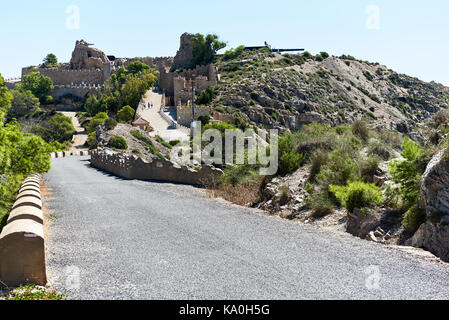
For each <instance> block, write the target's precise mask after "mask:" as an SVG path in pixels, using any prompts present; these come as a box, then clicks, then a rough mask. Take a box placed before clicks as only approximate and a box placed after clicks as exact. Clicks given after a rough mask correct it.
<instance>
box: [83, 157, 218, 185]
mask: <svg viewBox="0 0 449 320" xmlns="http://www.w3.org/2000/svg"><path fill="white" fill-rule="evenodd" d="M90 164H91V166H93V167H95V168H97V169H101V170H104V171H106V172H109V173H112V174H114V175H116V176H119V177H122V178H126V179H139V180H156V181H168V182H175V183H183V184H191V185H204V184H207V182H208V181H211V179H216V178H218V177H219V176H220V175H221V174H223V172H222V171H221V170H220V169H216V168H214V167H212V166H204V167H202V168H201V170H199V171H196V170H193V169H191V168H189V167H186V166H180V165H178V164H176V163H173V162H171V161H169V160H165V159H153V161H152V162H146V161H144V160H142V159H141V158H138V157H136V156H126V155H122V154H120V153H114V152H112V151H110V150H106V149H104V150H101V149H97V150H94V151H93V152H92V157H91V160H90ZM214 181H215V180H214Z"/></svg>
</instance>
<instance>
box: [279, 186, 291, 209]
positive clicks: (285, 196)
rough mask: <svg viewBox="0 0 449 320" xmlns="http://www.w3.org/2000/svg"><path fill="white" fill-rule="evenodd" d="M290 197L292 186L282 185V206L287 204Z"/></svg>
mask: <svg viewBox="0 0 449 320" xmlns="http://www.w3.org/2000/svg"><path fill="white" fill-rule="evenodd" d="M289 199H290V188H289V187H287V186H282V187H280V188H279V196H278V201H279V204H280V205H281V206H285V205H286V204H287V203H288V200H289Z"/></svg>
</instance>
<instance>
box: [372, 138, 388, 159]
mask: <svg viewBox="0 0 449 320" xmlns="http://www.w3.org/2000/svg"><path fill="white" fill-rule="evenodd" d="M368 155H370V156H378V157H380V158H381V159H382V160H388V159H390V157H391V150H390V147H389V146H388V145H387V144H385V143H382V142H380V141H375V142H373V143H371V144H370V145H369V146H368Z"/></svg>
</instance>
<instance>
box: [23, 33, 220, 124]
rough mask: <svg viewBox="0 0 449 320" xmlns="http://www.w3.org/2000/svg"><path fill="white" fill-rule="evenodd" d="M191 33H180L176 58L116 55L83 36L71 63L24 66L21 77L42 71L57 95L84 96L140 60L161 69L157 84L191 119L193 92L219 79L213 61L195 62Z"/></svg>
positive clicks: (183, 115)
mask: <svg viewBox="0 0 449 320" xmlns="http://www.w3.org/2000/svg"><path fill="white" fill-rule="evenodd" d="M192 37H193V35H192V34H190V33H184V34H183V35H182V36H181V41H180V48H179V50H178V52H177V54H176V56H175V57H174V58H173V57H157V58H153V57H144V58H118V59H116V58H115V57H113V56H109V57H108V56H107V55H106V54H105V53H104V52H103V51H101V50H99V49H96V48H93V47H92V46H93V44H90V43H88V42H86V41H84V40H80V41H77V42H76V44H75V49H74V50H73V53H72V58H71V60H70V62H69V63H62V64H60V66H59V67H58V68H46V67H45V66H44V65H40V66H37V67H28V68H23V69H22V77H23V76H24V75H26V74H28V73H30V72H40V73H41V74H42V75H44V76H48V77H50V78H51V79H52V80H53V83H54V85H55V90H54V92H53V93H52V95H53V96H54V97H56V98H57V97H60V96H62V95H65V94H72V95H74V96H77V97H80V98H83V97H84V96H85V95H86V94H87V93H93V92H95V91H98V90H99V89H100V88H101V87H102V86H103V84H104V83H105V81H107V80H108V79H109V78H110V76H111V75H112V74H113V72H115V71H116V70H117V69H118V68H120V67H126V66H128V65H129V64H130V63H132V62H135V61H141V62H143V63H145V64H147V65H149V66H150V67H152V68H153V69H155V70H157V71H158V72H159V74H158V81H157V88H158V89H159V90H161V91H162V92H163V93H164V94H165V101H166V106H167V107H175V108H177V111H178V114H179V116H180V118H182V119H185V121H182V122H185V123H190V122H191V117H192V116H191V114H192V111H191V107H189V105H191V103H192V96H194V95H197V94H199V93H200V92H201V91H203V90H205V89H207V88H208V87H210V86H214V85H216V84H217V83H218V80H219V75H218V74H217V68H216V67H215V66H214V65H212V64H210V65H201V66H193V65H192V58H193V43H192ZM197 109H198V114H204V113H206V112H207V111H205V109H204V108H200V107H197ZM203 109H204V110H203ZM189 117H190V119H189Z"/></svg>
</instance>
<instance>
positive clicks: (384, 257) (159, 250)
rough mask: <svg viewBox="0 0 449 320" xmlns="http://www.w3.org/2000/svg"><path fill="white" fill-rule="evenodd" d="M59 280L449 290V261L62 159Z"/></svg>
mask: <svg viewBox="0 0 449 320" xmlns="http://www.w3.org/2000/svg"><path fill="white" fill-rule="evenodd" d="M46 179H47V181H46V185H47V186H48V187H49V188H51V189H52V193H51V194H49V195H48V196H47V198H46V199H45V204H46V206H47V207H48V209H49V210H50V211H51V213H52V215H53V216H54V217H55V220H54V221H53V222H52V223H50V224H48V225H47V229H48V230H47V232H48V241H47V264H48V265H47V268H48V274H49V280H50V283H51V284H52V285H53V286H54V287H55V288H57V289H59V290H61V291H62V292H64V293H66V294H68V297H69V298H71V299H448V298H449V266H448V265H447V264H443V263H438V262H433V261H428V260H425V259H421V258H416V257H414V256H412V255H410V254H408V253H405V252H402V251H399V250H396V249H391V248H387V247H384V246H382V245H379V244H375V243H371V242H368V241H363V240H360V239H356V238H353V237H350V236H344V235H339V234H334V233H331V232H329V231H324V230H320V229H318V228H315V227H312V226H307V225H302V224H299V223H296V222H291V221H286V220H282V219H279V218H275V217H271V216H268V215H266V214H263V213H261V212H259V211H256V210H252V209H247V208H242V207H237V206H233V205H230V204H227V203H225V202H224V201H217V200H214V199H208V198H207V197H205V196H203V195H202V192H201V191H200V190H198V189H195V188H193V187H190V186H180V185H173V184H161V183H153V182H143V181H129V180H122V179H119V178H116V177H113V176H110V175H108V174H106V173H104V172H101V171H97V170H96V169H93V168H91V167H90V166H89V162H88V161H87V160H86V158H75V157H74V158H64V159H53V168H52V170H51V171H50V173H49V174H47V175H46Z"/></svg>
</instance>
